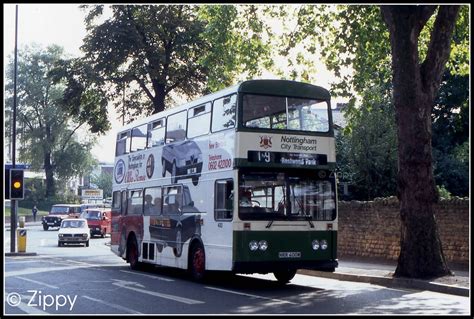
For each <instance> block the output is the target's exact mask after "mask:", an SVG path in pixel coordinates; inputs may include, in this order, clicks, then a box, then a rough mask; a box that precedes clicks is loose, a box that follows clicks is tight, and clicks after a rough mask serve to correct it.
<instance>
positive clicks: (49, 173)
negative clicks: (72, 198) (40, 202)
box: [44, 153, 56, 198]
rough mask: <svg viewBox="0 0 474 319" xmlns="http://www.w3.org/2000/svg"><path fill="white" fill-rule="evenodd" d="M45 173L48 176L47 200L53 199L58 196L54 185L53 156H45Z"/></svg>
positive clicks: (46, 154)
mask: <svg viewBox="0 0 474 319" xmlns="http://www.w3.org/2000/svg"><path fill="white" fill-rule="evenodd" d="M44 173H45V175H46V194H45V197H46V198H51V197H53V196H54V195H56V186H55V183H54V169H53V166H52V165H51V154H50V153H45V155H44Z"/></svg>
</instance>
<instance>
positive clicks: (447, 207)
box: [338, 197, 469, 264]
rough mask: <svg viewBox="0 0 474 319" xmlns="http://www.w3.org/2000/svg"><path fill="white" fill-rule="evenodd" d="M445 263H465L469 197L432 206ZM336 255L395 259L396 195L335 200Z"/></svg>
mask: <svg viewBox="0 0 474 319" xmlns="http://www.w3.org/2000/svg"><path fill="white" fill-rule="evenodd" d="M434 208H435V217H436V220H437V223H438V230H439V232H440V237H441V241H442V243H443V251H444V254H445V257H446V259H447V261H448V262H452V263H461V264H468V263H469V199H466V198H453V199H449V200H441V201H440V202H439V203H438V204H436V205H435V207H434ZM338 227H339V232H338V255H339V256H340V257H341V256H347V255H350V256H362V257H377V258H385V259H392V260H396V259H397V258H398V255H399V253H400V213H399V203H398V200H397V198H396V197H390V198H384V199H376V200H374V201H371V202H358V201H351V202H339V226H338Z"/></svg>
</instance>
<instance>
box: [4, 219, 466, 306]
mask: <svg viewBox="0 0 474 319" xmlns="http://www.w3.org/2000/svg"><path fill="white" fill-rule="evenodd" d="M34 225H36V226H39V225H41V222H40V221H36V222H26V225H25V227H27V226H34ZM5 230H8V231H9V230H10V224H7V223H6V224H5ZM8 255H9V256H12V255H20V256H21V255H22V253H14V254H11V253H8ZM448 266H449V268H450V269H451V271H452V272H453V275H452V276H442V277H438V278H431V279H412V278H395V277H393V274H394V273H395V269H396V267H397V261H396V260H387V259H380V258H378V259H377V258H368V257H356V256H342V257H340V258H339V267H338V268H336V270H335V271H334V272H324V271H315V270H307V269H300V270H299V271H298V273H299V274H303V275H310V276H316V277H323V278H330V279H337V280H342V281H354V282H364V283H369V284H373V285H380V286H384V287H391V288H406V289H414V290H428V291H434V292H439V293H444V294H452V295H458V296H464V297H469V296H470V272H469V269H470V267H469V265H459V264H448Z"/></svg>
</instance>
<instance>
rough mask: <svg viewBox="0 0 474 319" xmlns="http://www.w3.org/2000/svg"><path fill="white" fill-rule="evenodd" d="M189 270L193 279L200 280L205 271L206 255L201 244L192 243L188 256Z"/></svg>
mask: <svg viewBox="0 0 474 319" xmlns="http://www.w3.org/2000/svg"><path fill="white" fill-rule="evenodd" d="M188 268H189V272H190V274H191V277H192V279H193V280H195V281H202V280H203V279H204V275H205V272H206V255H205V253H204V248H203V247H202V245H201V244H195V245H193V247H192V249H191V254H190V258H189V267H188Z"/></svg>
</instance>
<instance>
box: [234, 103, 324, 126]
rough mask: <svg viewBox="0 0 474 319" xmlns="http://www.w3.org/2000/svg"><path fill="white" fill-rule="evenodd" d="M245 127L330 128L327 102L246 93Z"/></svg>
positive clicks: (244, 106)
mask: <svg viewBox="0 0 474 319" xmlns="http://www.w3.org/2000/svg"><path fill="white" fill-rule="evenodd" d="M242 113H243V126H244V127H248V128H257V129H258V128H265V129H273V130H293V131H305V132H328V131H329V104H328V103H327V101H321V100H315V99H307V98H293V97H282V96H269V95H255V94H245V95H244V96H243V111H242Z"/></svg>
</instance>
